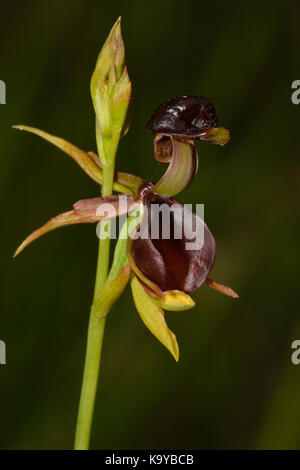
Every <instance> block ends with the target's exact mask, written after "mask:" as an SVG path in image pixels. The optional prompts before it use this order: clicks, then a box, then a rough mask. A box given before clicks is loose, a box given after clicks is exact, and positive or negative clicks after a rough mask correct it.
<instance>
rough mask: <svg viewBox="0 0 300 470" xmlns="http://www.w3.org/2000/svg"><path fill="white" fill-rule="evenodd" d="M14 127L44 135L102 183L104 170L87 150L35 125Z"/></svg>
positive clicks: (95, 179)
mask: <svg viewBox="0 0 300 470" xmlns="http://www.w3.org/2000/svg"><path fill="white" fill-rule="evenodd" d="M13 128H15V129H20V130H21V131H27V132H31V133H32V134H36V135H38V136H39V137H42V138H43V139H45V140H47V141H48V142H50V143H51V144H53V145H55V147H57V148H59V149H60V150H62V151H63V152H65V153H66V154H67V155H69V156H70V157H71V158H73V160H75V162H76V163H77V164H78V165H79V166H80V167H81V168H82V170H83V171H84V172H85V173H86V174H88V175H89V176H90V177H91V178H92V179H93V180H94V181H96V183H99V184H102V170H101V169H100V168H99V166H98V165H97V164H96V162H95V161H94V159H93V158H92V157H91V156H90V155H89V154H88V153H87V152H84V151H83V150H81V149H80V148H78V147H76V146H75V145H73V144H71V143H70V142H68V141H67V140H65V139H62V138H61V137H57V136H55V135H51V134H48V132H45V131H42V130H40V129H36V128H35V127H30V126H23V125H19V126H13Z"/></svg>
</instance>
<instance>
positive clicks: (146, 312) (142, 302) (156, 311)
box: [131, 276, 179, 361]
mask: <svg viewBox="0 0 300 470" xmlns="http://www.w3.org/2000/svg"><path fill="white" fill-rule="evenodd" d="M131 288H132V294H133V299H134V303H135V306H136V308H137V311H138V312H139V315H140V317H141V319H142V320H143V322H144V323H145V325H146V326H147V328H148V329H149V330H150V331H151V333H152V334H153V335H154V336H155V337H156V338H157V339H158V341H160V342H161V343H162V344H163V345H164V346H165V347H166V348H167V349H168V350H169V351H170V353H171V354H172V356H173V357H174V359H175V361H178V359H179V347H178V344H177V339H176V336H175V335H174V333H173V332H172V331H171V330H170V329H169V328H168V325H167V323H166V320H165V314H164V311H163V310H162V309H161V308H160V307H159V306H158V305H156V304H155V302H153V299H152V297H150V295H149V294H147V293H146V292H145V290H144V289H143V287H142V285H141V284H140V282H139V281H138V279H137V277H136V276H133V277H132V280H131Z"/></svg>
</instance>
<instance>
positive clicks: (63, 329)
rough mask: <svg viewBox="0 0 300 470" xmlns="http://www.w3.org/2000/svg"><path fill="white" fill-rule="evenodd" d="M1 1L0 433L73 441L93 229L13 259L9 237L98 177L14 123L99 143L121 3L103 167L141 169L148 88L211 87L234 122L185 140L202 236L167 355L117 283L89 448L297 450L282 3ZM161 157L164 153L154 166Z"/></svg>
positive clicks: (294, 199) (291, 29)
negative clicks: (122, 59) (100, 59)
mask: <svg viewBox="0 0 300 470" xmlns="http://www.w3.org/2000/svg"><path fill="white" fill-rule="evenodd" d="M280 5H282V3H281V2H277V3H276V2H270V3H269V2H261V1H256V0H254V1H252V2H251V3H250V4H249V5H242V4H241V2H239V1H236V2H234V1H233V2H230V3H228V2H224V1H222V2H220V1H217V2H213V3H212V2H203V1H197V2H196V1H195V2H193V1H190V0H187V1H185V2H181V1H179V0H177V1H174V0H173V1H165V0H153V1H152V2H147V3H146V2H141V1H140V0H135V1H130V0H128V1H127V2H122V1H119V0H115V1H113V2H112V1H111V2H104V1H96V0H89V1H83V0H82V1H79V0H72V1H70V0H69V1H64V2H61V1H58V0H51V1H49V0H48V1H46V0H44V1H40V0H30V1H19V2H8V1H1V3H0V9H1V13H0V14H1V30H0V79H1V80H4V81H5V82H6V86H7V104H6V105H1V106H0V129H1V147H0V149H1V150H0V152H1V159H0V165H1V166H0V202H1V248H0V249H1V284H0V285H1V296H0V305H1V316H0V339H2V340H4V341H5V342H6V345H7V365H5V366H4V365H1V366H0V416H1V419H0V447H1V448H3V449H6V448H10V449H54V448H71V447H72V444H73V434H74V427H75V421H76V413H77V405H78V399H79V392H80V384H81V378H82V368H83V359H84V351H85V341H86V330H87V324H88V314H89V305H90V303H91V297H92V291H93V283H94V275H95V265H96V253H97V239H96V236H95V226H92V225H85V226H77V227H69V228H65V229H62V230H60V231H57V232H55V233H51V234H50V235H48V236H47V237H45V238H43V239H41V240H39V241H38V242H36V243H35V244H34V245H32V246H30V247H29V248H28V249H26V250H25V252H24V253H22V255H20V257H19V258H17V259H15V260H13V259H12V254H13V252H14V250H15V248H16V246H17V245H18V244H19V243H20V242H21V241H22V240H23V238H24V237H25V236H26V235H27V234H29V233H30V232H31V231H32V230H33V229H35V228H37V227H38V226H39V225H41V224H42V223H43V222H45V221H46V220H48V219H49V218H50V217H52V216H54V215H56V214H58V213H59V212H63V211H65V210H69V208H70V207H71V205H72V203H73V202H75V201H77V200H78V199H82V198H84V197H92V196H96V195H98V192H99V188H98V187H97V186H96V185H95V183H94V182H92V181H91V180H89V178H88V177H87V176H86V175H85V174H84V173H82V172H81V171H80V169H79V168H78V167H77V166H76V165H75V164H74V162H72V160H71V159H70V158H69V157H67V156H66V155H64V154H63V153H61V152H59V151H58V150H57V149H55V148H54V147H52V146H50V144H48V143H46V142H43V141H42V140H41V139H39V138H38V137H35V136H32V135H29V134H25V133H20V132H18V131H15V130H13V129H11V125H12V124H21V123H23V124H28V125H33V126H36V127H40V128H42V129H45V130H47V131H49V132H52V133H55V134H56V135H59V136H63V137H65V138H67V139H69V140H70V141H71V142H73V143H75V144H77V145H78V146H79V147H82V148H84V149H87V150H91V149H93V150H95V139H94V115H93V109H92V104H91V99H90V95H89V80H90V76H91V73H92V71H93V67H94V64H95V61H96V57H97V54H98V52H99V50H100V47H101V45H102V44H103V42H104V40H105V38H106V36H107V34H108V32H109V30H110V28H111V26H112V24H113V23H114V21H115V20H116V18H117V17H118V16H119V15H122V27H123V36H124V40H125V45H126V52H127V64H128V68H129V72H130V76H131V78H132V81H133V86H134V94H135V110H134V115H133V121H132V125H131V129H130V132H129V134H128V135H127V136H126V138H124V139H123V140H122V142H121V146H120V150H119V154H118V167H119V169H122V170H127V171H129V172H133V173H136V174H140V175H142V176H144V177H147V178H149V179H152V180H153V181H155V180H156V179H157V178H158V176H159V175H160V174H161V172H162V168H163V165H162V164H161V165H160V164H159V163H157V162H156V161H155V160H154V158H153V146H152V136H151V135H150V134H148V133H147V132H146V131H145V124H146V122H147V120H148V118H149V116H150V114H151V112H152V111H153V109H154V108H155V107H156V106H157V105H158V104H160V103H161V102H162V101H164V100H166V99H168V98H171V97H174V96H177V95H183V94H201V95H204V96H207V97H209V98H211V99H212V100H213V102H214V103H215V106H216V108H217V112H218V115H219V117H220V121H221V122H222V123H224V124H226V125H227V126H229V127H230V129H231V134H232V140H231V143H230V144H229V145H228V146H227V147H226V148H224V149H222V148H219V147H217V146H213V145H208V144H197V145H198V151H199V157H200V165H199V173H198V176H197V179H196V181H195V182H194V184H193V186H192V187H191V188H189V190H188V191H186V193H185V194H184V195H183V196H182V195H181V197H180V200H181V201H184V202H189V203H191V202H193V203H204V204H205V218H206V222H207V223H208V225H209V227H210V229H211V230H212V232H213V234H214V236H215V239H216V241H217V260H216V263H215V267H214V270H213V273H212V277H213V278H214V279H216V280H218V281H219V282H223V283H225V284H229V285H231V286H232V287H233V288H234V289H235V290H236V291H237V292H238V293H239V294H240V299H239V300H233V299H230V298H227V297H225V296H222V295H220V294H219V293H217V292H215V291H213V290H212V289H209V288H208V287H207V286H202V287H201V288H200V289H199V290H198V291H197V292H196V294H195V299H196V300H197V307H196V308H195V309H193V310H191V311H188V312H178V313H175V312H173V313H171V312H169V313H168V315H167V320H168V323H169V325H170V327H171V328H172V330H173V331H174V332H175V333H176V335H177V338H178V342H179V346H180V351H181V358H180V361H179V364H176V363H175V361H174V360H173V359H172V358H171V356H170V355H169V353H168V352H167V351H166V350H165V349H164V348H163V347H162V346H161V345H160V344H159V343H158V341H157V340H156V339H154V338H153V337H152V336H151V335H150V333H149V332H148V331H147V330H146V328H145V327H144V325H143V323H142V322H141V320H140V319H139V317H138V314H137V312H136V310H135V308H134V305H133V301H132V297H131V293H130V292H129V289H127V291H126V293H125V294H124V296H123V297H122V299H121V300H120V301H119V302H118V303H117V304H116V306H115V307H114V309H113V311H112V313H111V315H110V316H109V318H108V322H107V329H106V334H105V340H104V350H103V362H102V371H101V379H100V389H99V393H98V400H97V406H96V415H95V420H94V427H93V433H92V436H93V437H92V447H93V448H108V449H113V448H120V449H126V448H130V449H142V448H145V449H147V448H160V449H168V448H171V449H176V448H179V449H189V448H194V449H213V448H214V449H216V448H219V449H238V448H263V449H266V448H267V449H270V448H271V449H280V448H283V449H291V448H293V449H294V448H299V447H300V366H298V367H297V366H295V365H292V363H291V352H292V350H291V343H292V341H293V340H294V339H300V311H299V308H298V298H299V247H298V240H299V225H298V227H297V225H296V221H297V217H298V211H299V208H298V207H299V192H298V188H299V178H300V166H299V153H300V143H299V142H300V141H299V122H300V105H299V106H298V107H297V106H295V105H293V104H292V102H291V83H292V81H293V80H296V79H300V54H299V41H300V30H299V24H300V9H299V5H298V6H297V4H296V2H295V3H292V2H289V1H286V2H284V6H280ZM164 168H165V167H164Z"/></svg>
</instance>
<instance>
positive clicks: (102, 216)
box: [14, 195, 138, 257]
mask: <svg viewBox="0 0 300 470" xmlns="http://www.w3.org/2000/svg"><path fill="white" fill-rule="evenodd" d="M121 197H123V198H124V199H126V201H125V200H124V203H120V198H121ZM125 202H126V203H125ZM137 204H138V203H137V202H136V201H134V199H133V198H132V197H130V196H125V195H123V196H107V197H103V198H100V197H98V198H92V199H82V200H81V201H78V202H76V203H75V204H74V205H73V208H74V210H72V211H69V212H64V213H63V214H60V215H58V216H56V217H54V218H52V219H51V220H49V221H48V222H47V223H46V224H44V225H43V226H42V227H40V228H38V229H37V230H35V231H34V232H33V233H32V234H31V235H29V236H28V237H27V238H26V239H25V240H24V241H23V243H22V244H21V245H20V246H19V247H18V249H17V250H16V252H15V254H14V257H15V256H17V255H18V254H19V253H21V251H23V250H24V248H25V247H26V246H28V245H29V244H30V243H32V242H33V241H35V240H37V239H38V238H40V237H42V236H43V235H45V234H46V233H48V232H51V231H52V230H55V229H57V228H60V227H64V226H66V225H74V224H84V223H93V222H98V221H100V220H106V219H111V218H113V217H117V216H119V215H122V214H126V213H127V212H128V211H129V210H131V209H133V208H134V206H136V205H137Z"/></svg>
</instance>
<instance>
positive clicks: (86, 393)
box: [74, 133, 120, 450]
mask: <svg viewBox="0 0 300 470" xmlns="http://www.w3.org/2000/svg"><path fill="white" fill-rule="evenodd" d="M119 139H120V135H119V133H118V134H115V135H113V136H112V140H111V145H110V155H109V158H108V161H109V164H108V165H106V166H103V185H102V196H110V195H111V194H112V188H113V181H114V172H115V156H116V152H117V148H118V144H119ZM104 223H105V224H106V229H107V232H108V234H109V233H110V223H109V222H107V221H106V222H104ZM102 227H103V225H102ZM100 231H101V227H100ZM109 253H110V237H109V235H108V236H107V237H106V238H104V239H101V238H100V241H99V251H98V262H97V271H96V281H95V290H94V300H93V305H92V307H91V313H90V321H89V327H88V337H87V348H86V357H85V365H84V372H83V380H82V388H81V395H80V403H79V410H78V418H77V427H76V436H75V445H74V449H75V450H87V449H88V448H89V442H90V434H91V427H92V421H93V414H94V406H95V398H96V393H97V385H98V377H99V370H100V361H101V351H102V343H103V335H104V328H105V318H106V315H107V313H108V312H107V311H105V310H101V309H99V307H98V308H97V309H96V307H95V300H96V299H97V298H98V297H99V295H101V289H103V287H104V285H105V283H106V279H107V274H108V267H109ZM98 305H99V302H98Z"/></svg>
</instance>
